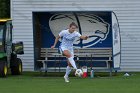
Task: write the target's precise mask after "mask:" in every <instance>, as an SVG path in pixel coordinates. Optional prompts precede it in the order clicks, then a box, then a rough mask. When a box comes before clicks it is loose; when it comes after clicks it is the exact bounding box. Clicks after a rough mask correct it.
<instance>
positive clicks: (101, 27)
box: [49, 13, 110, 47]
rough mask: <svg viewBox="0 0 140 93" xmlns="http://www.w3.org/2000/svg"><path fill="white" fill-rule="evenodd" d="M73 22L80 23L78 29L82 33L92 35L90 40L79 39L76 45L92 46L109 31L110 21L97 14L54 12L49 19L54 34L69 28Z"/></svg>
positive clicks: (103, 38)
mask: <svg viewBox="0 0 140 93" xmlns="http://www.w3.org/2000/svg"><path fill="white" fill-rule="evenodd" d="M71 22H75V23H76V24H78V26H79V28H78V29H77V31H78V32H79V33H80V34H82V35H87V36H90V38H89V39H88V40H82V41H81V40H78V39H76V41H75V42H74V46H76V47H81V46H80V44H82V47H90V46H93V45H95V44H96V43H98V42H100V41H103V40H105V39H106V37H107V35H108V33H109V27H110V25H109V23H107V22H105V21H104V20H103V19H102V18H100V17H99V16H96V15H91V14H84V13H77V14H76V15H75V14H54V15H53V16H52V17H51V18H50V20H49V26H50V29H51V31H52V33H53V34H54V36H57V35H58V34H59V32H60V31H61V30H63V29H67V27H68V26H69V24H70V23H71Z"/></svg>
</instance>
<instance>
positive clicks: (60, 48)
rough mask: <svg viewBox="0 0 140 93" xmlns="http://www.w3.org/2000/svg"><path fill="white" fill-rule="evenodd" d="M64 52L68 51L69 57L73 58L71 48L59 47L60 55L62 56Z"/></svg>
mask: <svg viewBox="0 0 140 93" xmlns="http://www.w3.org/2000/svg"><path fill="white" fill-rule="evenodd" d="M64 50H68V51H69V52H70V54H71V56H72V57H73V58H74V52H73V48H66V47H59V51H60V53H61V54H63V51H64Z"/></svg>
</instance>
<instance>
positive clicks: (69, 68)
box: [65, 66, 71, 77]
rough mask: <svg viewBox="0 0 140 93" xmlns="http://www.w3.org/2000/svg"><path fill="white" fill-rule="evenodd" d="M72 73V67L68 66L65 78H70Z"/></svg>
mask: <svg viewBox="0 0 140 93" xmlns="http://www.w3.org/2000/svg"><path fill="white" fill-rule="evenodd" d="M70 72H71V67H69V66H67V68H66V73H65V76H67V77H68V76H69V74H70Z"/></svg>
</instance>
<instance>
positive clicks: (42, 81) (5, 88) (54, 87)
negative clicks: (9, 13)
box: [0, 73, 140, 93]
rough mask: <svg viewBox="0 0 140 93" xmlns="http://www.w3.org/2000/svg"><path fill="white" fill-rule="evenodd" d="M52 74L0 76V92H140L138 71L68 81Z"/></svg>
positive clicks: (74, 78)
mask: <svg viewBox="0 0 140 93" xmlns="http://www.w3.org/2000/svg"><path fill="white" fill-rule="evenodd" d="M54 76H55V75H54ZM54 76H45V77H44V76H41V75H40V74H39V73H23V75H21V76H11V75H9V76H8V77H7V78H0V93H140V73H133V75H132V76H130V77H124V76H123V74H119V75H117V76H113V77H107V76H100V77H95V78H94V79H90V78H86V79H82V78H77V77H70V83H65V82H64V80H63V77H62V76H59V77H58V76H57V77H54Z"/></svg>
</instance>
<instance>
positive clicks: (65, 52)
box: [63, 50, 77, 69]
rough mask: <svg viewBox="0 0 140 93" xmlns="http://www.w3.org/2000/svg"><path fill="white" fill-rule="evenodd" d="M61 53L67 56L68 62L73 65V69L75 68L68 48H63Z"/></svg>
mask: <svg viewBox="0 0 140 93" xmlns="http://www.w3.org/2000/svg"><path fill="white" fill-rule="evenodd" d="M63 54H64V55H65V56H66V57H67V58H68V61H69V62H70V64H71V65H72V66H73V68H74V69H77V67H76V64H75V61H74V59H73V58H74V56H73V55H72V54H71V53H70V51H69V50H64V51H63Z"/></svg>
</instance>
